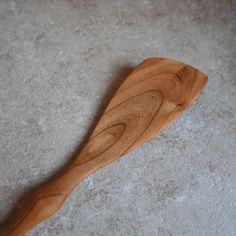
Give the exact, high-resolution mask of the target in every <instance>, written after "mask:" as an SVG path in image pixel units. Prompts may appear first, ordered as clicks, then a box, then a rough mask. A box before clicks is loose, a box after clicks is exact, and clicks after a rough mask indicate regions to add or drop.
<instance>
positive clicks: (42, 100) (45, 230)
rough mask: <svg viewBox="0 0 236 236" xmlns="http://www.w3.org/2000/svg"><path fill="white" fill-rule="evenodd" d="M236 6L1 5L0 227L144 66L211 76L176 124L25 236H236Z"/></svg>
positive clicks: (99, 175) (58, 0)
mask: <svg viewBox="0 0 236 236" xmlns="http://www.w3.org/2000/svg"><path fill="white" fill-rule="evenodd" d="M235 33H236V1H235V0H232V1H230V0H225V1H223V0H205V1H203V0H201V1H197V0H196V1H194V0H179V1H176V0H167V1H161V0H160V1H154V0H138V1H137V0H136V1H135V0H127V1H124V0H122V1H120V0H116V1H115V0H114V1H110V0H100V1H95V0H94V1H92V0H88V1H86V0H84V1H79V0H78V1H77V0H54V1H53V0H50V1H46V0H37V1H33V0H19V1H17V0H15V1H13V0H1V1H0V134H1V135H0V220H4V219H5V218H6V217H7V216H8V215H9V213H10V212H11V210H12V209H13V208H14V207H15V205H16V202H17V201H18V199H19V198H20V197H21V196H22V194H23V193H25V192H27V190H28V189H29V187H32V186H34V185H36V184H38V183H41V182H43V181H44V180H45V179H47V177H48V176H50V175H51V174H52V173H55V171H57V170H58V169H59V168H60V167H61V166H63V164H64V163H66V161H67V160H69V159H70V156H71V154H72V153H73V152H74V150H75V149H76V148H77V147H78V145H79V144H80V143H81V142H82V141H83V139H84V137H85V136H86V134H87V131H88V130H89V129H90V127H91V125H92V124H93V123H94V119H95V117H96V116H97V114H98V113H99V112H100V110H101V107H102V106H103V105H102V104H104V103H106V100H107V99H108V94H109V93H110V91H111V90H114V89H115V85H116V84H117V81H119V80H121V79H124V78H125V77H126V76H127V74H128V73H129V72H130V71H131V69H132V68H133V67H134V66H136V65H137V64H139V63H140V62H141V61H143V60H144V59H145V58H148V57H153V56H161V57H168V58H172V59H177V60H181V61H183V62H186V63H188V64H191V65H193V66H195V67H197V68H199V69H200V70H202V71H203V72H205V73H206V74H207V75H208V76H209V82H208V85H207V87H206V88H205V89H204V91H203V92H202V93H201V95H200V97H199V99H198V100H197V101H196V102H194V104H193V105H192V106H191V108H190V109H188V110H187V111H186V112H185V113H184V114H183V115H182V116H181V117H180V118H179V119H178V120H177V121H176V122H175V123H174V124H172V125H171V126H170V127H169V128H167V129H166V130H164V131H163V132H162V133H161V134H160V135H159V136H157V137H155V138H154V139H152V140H151V141H150V142H148V143H147V144H145V145H143V146H142V147H140V148H139V149H137V150H135V151H133V152H132V153H129V154H127V155H125V156H124V157H122V158H121V159H119V160H117V161H115V162H113V163H112V164H110V165H108V166H106V167H105V168H103V169H100V170H99V171H97V172H96V173H94V174H92V175H91V176H89V177H88V178H86V179H85V180H84V181H83V183H82V184H81V185H80V186H79V187H78V188H77V189H76V190H75V191H74V192H73V193H72V194H71V195H70V197H69V198H68V199H67V201H66V203H65V204H64V206H63V207H62V209H61V210H60V211H59V212H58V213H57V214H56V215H55V216H53V217H52V218H50V219H49V220H47V221H45V222H43V223H42V224H40V225H38V226H37V227H35V228H34V229H33V230H31V231H30V232H28V233H27V236H39V235H40V236H56V235H59V236H93V235H94V236H95V235H96V236H110V235H111V236H121V235H122V236H127V235H131V236H143V235H144V236H176V235H177V236H183V235H186V236H189V235H191V236H233V235H236V154H235V153H236V142H235V140H236V114H235V113H236V94H235V93H236V41H235V39H236V34H235Z"/></svg>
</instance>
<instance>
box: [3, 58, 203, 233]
mask: <svg viewBox="0 0 236 236" xmlns="http://www.w3.org/2000/svg"><path fill="white" fill-rule="evenodd" d="M206 82H207V76H206V75H205V74H203V73H202V72H200V71H199V70H197V69H196V68H194V67H192V66H190V65H187V64H184V63H182V62H179V61H174V60H170V59H166V58H150V59H148V60H145V61H144V62H143V63H141V64H140V65H139V66H137V67H136V68H135V69H134V71H133V72H132V73H131V74H130V75H129V76H128V78H127V79H126V80H125V81H124V82H123V83H122V84H121V85H120V87H119V88H118V89H117V91H116V93H115V94H114V96H113V97H112V99H111V100H110V102H109V104H108V105H107V108H106V109H105V111H104V113H103V115H102V116H101V118H100V119H99V121H98V123H97V125H96V127H95V129H94V130H93V132H92V133H91V136H90V138H89V139H88V140H87V142H86V144H85V145H84V147H83V149H82V150H81V152H80V154H78V156H76V158H75V159H74V160H73V161H71V162H70V163H69V164H68V166H67V167H66V168H65V169H64V170H63V171H61V172H60V173H59V174H58V175H57V176H56V177H55V178H53V179H52V180H50V181H49V182H47V183H46V184H44V185H43V186H41V187H40V188H39V189H38V190H37V191H36V193H35V194H34V195H33V197H32V198H31V200H30V201H29V202H28V205H27V206H26V207H25V209H23V210H22V212H20V213H19V214H18V215H17V217H16V220H15V221H13V220H12V222H11V223H10V224H8V225H6V226H5V227H4V228H3V229H1V231H0V236H21V235H24V234H25V233H26V232H27V231H28V230H29V229H31V228H32V227H34V226H35V225H36V224H38V223H40V222H41V221H43V220H45V219H47V218H48V217H50V216H51V215H53V214H54V213H55V212H56V211H57V210H58V209H59V208H60V207H61V205H62V204H63V202H64V200H65V199H66V196H67V195H68V194H69V193H70V192H71V191H72V190H73V189H74V188H75V187H76V186H77V185H78V184H79V183H80V182H81V181H82V180H83V179H84V178H85V177H86V176H88V175H89V174H91V173H93V172H94V171H96V170H97V169H99V168H101V167H103V166H104V165H106V164H108V163H110V162H112V161H113V160H116V159H117V158H119V157H120V156H122V155H123V154H125V153H127V152H129V151H131V150H133V149H134V148H136V147H138V146H140V145H142V144H143V143H145V142H147V141H148V140H149V139H151V138H152V137H153V136H155V135H156V134H158V133H159V132H160V131H161V130H162V129H163V128H165V127H166V126H168V125H169V124H170V123H171V122H173V121H174V120H175V119H176V118H177V117H178V116H179V115H180V114H181V113H182V112H183V111H184V110H185V109H186V108H187V107H188V106H189V105H190V104H191V103H192V102H193V100H194V99H195V98H196V97H197V96H198V95H199V93H200V91H201V90H202V88H203V87H204V85H205V84H206Z"/></svg>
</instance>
